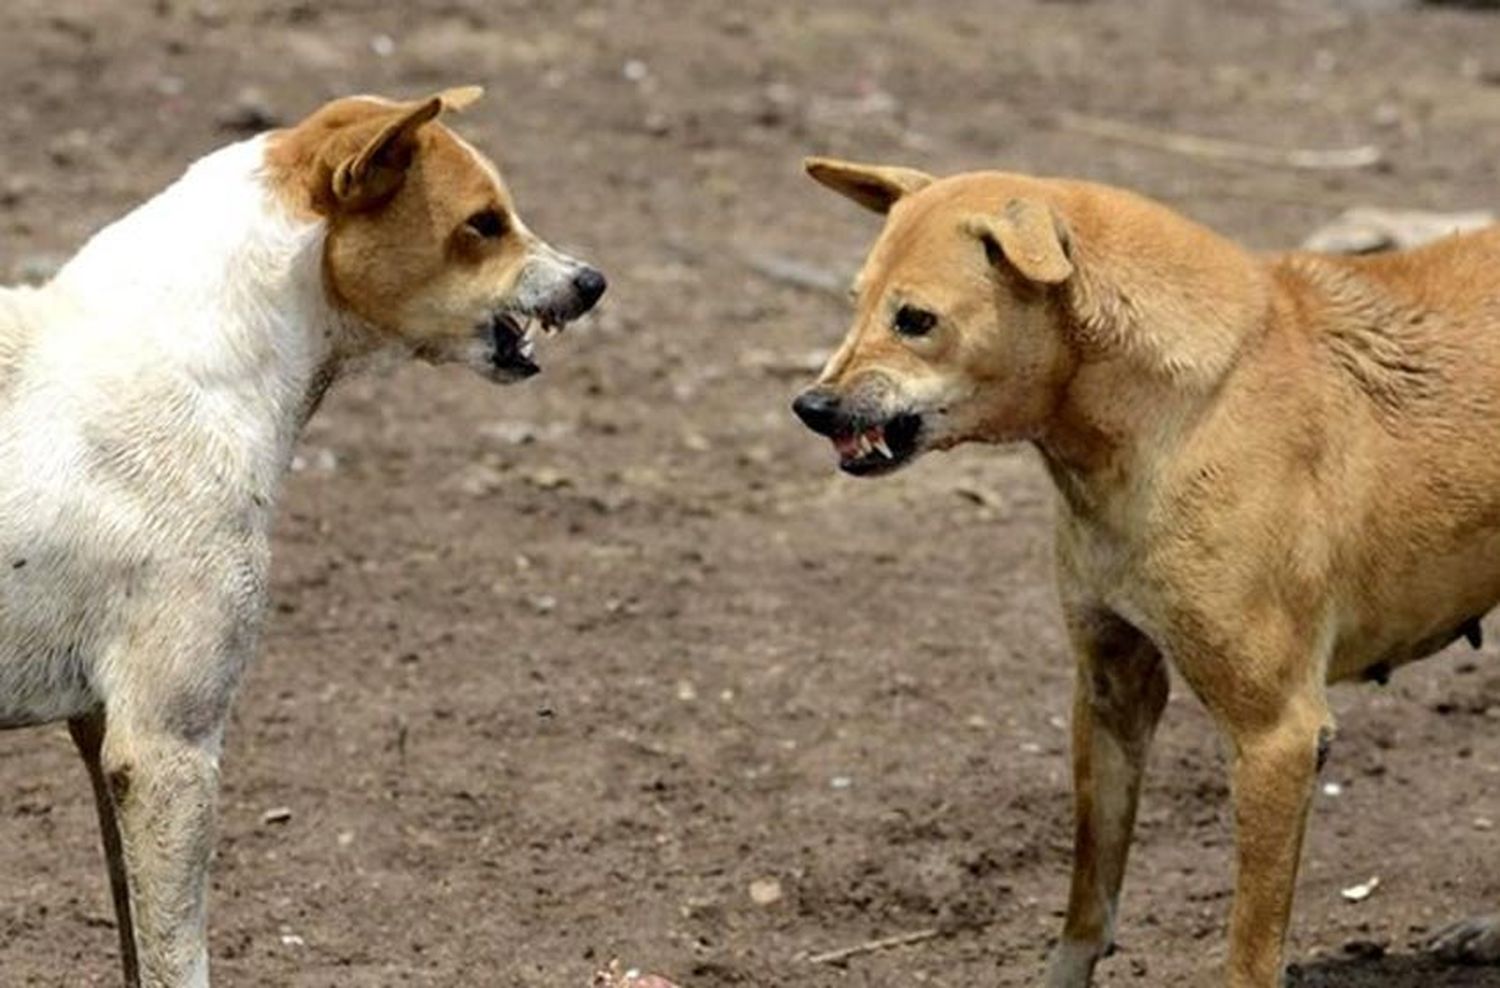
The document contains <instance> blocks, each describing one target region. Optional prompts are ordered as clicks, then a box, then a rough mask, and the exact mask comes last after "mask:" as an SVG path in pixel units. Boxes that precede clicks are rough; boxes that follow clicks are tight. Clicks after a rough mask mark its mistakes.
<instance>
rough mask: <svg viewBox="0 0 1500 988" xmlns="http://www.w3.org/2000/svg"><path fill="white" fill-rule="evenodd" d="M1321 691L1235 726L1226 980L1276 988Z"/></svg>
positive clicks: (1319, 725)
mask: <svg viewBox="0 0 1500 988" xmlns="http://www.w3.org/2000/svg"><path fill="white" fill-rule="evenodd" d="M1327 722H1328V715H1327V712H1326V710H1325V709H1324V708H1323V705H1322V702H1321V699H1320V700H1318V701H1316V702H1302V703H1299V702H1293V703H1291V704H1289V705H1288V707H1287V709H1286V711H1285V712H1284V714H1283V715H1282V716H1281V717H1280V719H1278V720H1277V721H1276V722H1275V723H1274V724H1273V725H1271V726H1270V727H1268V728H1263V729H1259V730H1250V731H1244V732H1241V733H1234V725H1231V733H1232V734H1233V735H1234V736H1233V738H1232V740H1233V742H1234V766H1233V772H1232V782H1231V784H1232V789H1233V794H1234V817H1235V846H1236V853H1237V856H1238V868H1237V872H1236V878H1235V890H1234V909H1233V912H1232V913H1231V916H1230V923H1229V985H1230V988H1279V986H1280V985H1281V972H1282V951H1283V949H1284V946H1285V942H1286V933H1287V925H1288V923H1289V922H1290V919H1291V912H1292V896H1293V892H1294V891H1295V889H1296V885H1297V868H1298V865H1299V863H1300V860H1301V856H1302V835H1303V831H1304V830H1305V829H1306V824H1307V810H1308V806H1309V804H1310V803H1311V799H1312V791H1313V784H1314V780H1315V777H1316V775H1317V770H1318V735H1319V732H1320V731H1321V730H1322V729H1323V727H1324V726H1325V725H1326V724H1327Z"/></svg>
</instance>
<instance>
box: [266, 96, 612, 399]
mask: <svg viewBox="0 0 1500 988" xmlns="http://www.w3.org/2000/svg"><path fill="white" fill-rule="evenodd" d="M480 93H481V90H480V89H479V88H478V87H469V88H465V89H454V90H448V91H446V92H443V93H439V94H437V95H434V96H431V97H429V98H427V99H424V100H417V101H414V102H406V103H400V102H392V101H389V100H384V99H378V98H374V97H363V96H360V97H351V98H349V99H341V100H336V101H335V102H332V103H329V104H328V105H326V106H324V107H323V108H322V109H320V110H318V111H317V112H315V113H314V114H312V116H310V117H308V118H307V119H306V120H304V121H302V122H301V123H299V124H297V125H296V126H295V127H292V128H289V129H287V130H282V131H277V132H275V133H273V134H272V135H271V136H270V138H269V145H268V150H267V157H266V160H267V168H268V172H269V176H270V180H271V182H272V184H273V187H274V188H275V189H276V190H277V192H278V194H279V195H281V196H282V198H283V200H284V201H285V202H287V203H288V205H289V206H290V207H291V208H292V209H294V210H295V211H297V212H299V213H301V214H304V215H313V216H316V217H318V218H320V219H322V220H324V221H326V223H327V238H326V240H325V242H324V255H323V269H324V278H325V281H326V283H327V287H328V291H329V294H330V296H331V297H332V299H333V300H334V302H335V304H337V305H338V306H340V307H341V308H342V309H344V310H345V311H347V312H349V313H350V314H352V315H353V316H354V317H355V318H356V320H357V322H358V323H359V324H360V325H362V326H363V327H365V328H366V329H368V330H369V331H370V332H371V333H373V334H374V337H375V338H374V340H373V344H374V345H376V346H379V345H381V344H382V343H390V344H397V345H399V346H401V347H403V348H405V349H406V350H409V351H410V352H411V353H413V354H415V355H416V356H418V357H420V358H422V359H424V360H427V361H429V362H432V363H463V364H466V365H468V366H469V367H471V368H472V369H474V370H475V371H477V372H479V373H480V374H482V375H484V376H485V377H487V378H489V379H490V380H493V381H498V382H509V381H516V380H521V379H523V378H527V377H530V376H531V375H533V374H535V373H537V371H538V370H539V369H540V368H538V366H537V365H536V363H535V362H534V360H533V340H532V336H531V329H532V326H533V325H534V324H540V326H541V327H542V328H543V329H546V330H552V329H555V328H558V327H561V326H562V325H563V324H565V323H567V322H569V321H571V320H573V319H576V318H578V317H579V316H581V315H582V314H583V313H585V312H587V311H588V310H589V309H590V308H592V307H593V305H594V303H595V302H597V301H598V300H599V297H600V296H601V295H603V294H604V288H605V281H604V276H603V275H602V274H600V273H599V272H598V271H597V270H595V269H594V268H591V267H589V266H588V265H586V264H584V263H582V262H581V261H578V260H575V259H573V258H571V257H568V256H567V255H565V254H563V253H561V252H559V251H558V250H556V249H554V248H553V247H551V246H549V245H548V244H546V243H545V242H544V241H542V240H541V239H540V238H539V237H537V236H536V235H535V234H533V233H532V232H531V231H530V230H529V229H528V228H527V227H526V224H525V223H523V222H522V221H521V218H520V216H519V215H518V214H517V213H516V208H515V204H514V202H513V200H512V199H511V196H510V193H509V192H508V191H507V190H506V188H505V185H504V183H503V182H502V181H501V179H500V174H499V172H498V171H497V170H496V169H495V166H494V165H493V164H491V163H490V161H489V160H488V159H486V158H485V157H484V156H483V155H481V154H480V153H479V152H478V151H477V150H475V149H474V148H473V147H472V146H470V145H469V144H468V143H467V142H465V141H464V140H463V139H462V138H460V137H458V135H456V134H455V133H453V131H451V130H449V129H448V128H447V127H445V126H443V124H442V123H441V122H439V121H438V119H437V118H438V116H439V114H441V113H442V112H443V111H444V110H459V109H462V108H463V107H465V106H467V105H469V104H470V103H472V102H474V101H475V100H476V99H478V98H479V96H480ZM367 345H368V344H367Z"/></svg>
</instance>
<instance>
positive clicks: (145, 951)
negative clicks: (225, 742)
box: [104, 718, 219, 988]
mask: <svg viewBox="0 0 1500 988" xmlns="http://www.w3.org/2000/svg"><path fill="white" fill-rule="evenodd" d="M218 741H219V732H218V731H214V732H213V733H212V735H211V736H210V737H207V738H201V739H190V738H186V737H183V736H180V735H178V734H176V733H173V732H171V731H167V730H162V729H146V730H142V729H139V728H136V727H133V726H132V725H130V724H129V723H128V721H127V722H124V723H120V722H117V721H116V720H115V719H113V718H111V719H110V721H109V722H108V727H107V732H106V735H105V740H104V770H105V774H106V778H107V779H108V780H109V786H110V790H111V793H112V795H113V796H114V801H115V806H116V809H117V811H118V814H119V823H120V836H121V841H122V843H123V845H124V852H125V869H126V872H127V874H128V876H129V886H130V902H131V912H132V914H133V916H134V920H135V939H136V953H137V957H138V961H139V964H140V978H141V985H142V988H207V986H208V936H207V922H206V921H207V902H206V899H207V890H208V865H209V859H210V858H211V857H212V854H213V844H214V822H215V807H216V801H217V797H218V786H219V768H218V747H219V743H218Z"/></svg>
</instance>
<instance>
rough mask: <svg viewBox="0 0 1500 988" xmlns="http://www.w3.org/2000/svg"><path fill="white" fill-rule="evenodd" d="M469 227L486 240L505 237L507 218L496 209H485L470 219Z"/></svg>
mask: <svg viewBox="0 0 1500 988" xmlns="http://www.w3.org/2000/svg"><path fill="white" fill-rule="evenodd" d="M467 225H468V227H469V229H470V230H473V231H474V232H475V233H477V234H479V235H480V236H481V237H484V238H485V239H486V240H493V239H495V238H496V237H503V236H505V217H504V216H501V215H500V213H499V211H497V210H494V209H484V210H481V211H479V212H477V213H475V214H474V215H473V216H470V217H469V220H468V224H467Z"/></svg>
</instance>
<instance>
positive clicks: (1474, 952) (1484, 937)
mask: <svg viewBox="0 0 1500 988" xmlns="http://www.w3.org/2000/svg"><path fill="white" fill-rule="evenodd" d="M1427 949H1428V950H1429V951H1431V952H1432V954H1433V955H1434V956H1436V957H1437V958H1438V959H1439V960H1442V961H1446V962H1447V963H1450V964H1500V913H1492V914H1491V915H1489V916H1475V917H1474V918H1472V919H1465V920H1461V921H1460V922H1457V923H1454V924H1453V925H1452V926H1449V927H1447V928H1445V929H1442V930H1439V931H1438V932H1437V935H1435V936H1434V937H1433V938H1432V939H1431V940H1429V941H1428V942H1427Z"/></svg>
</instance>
